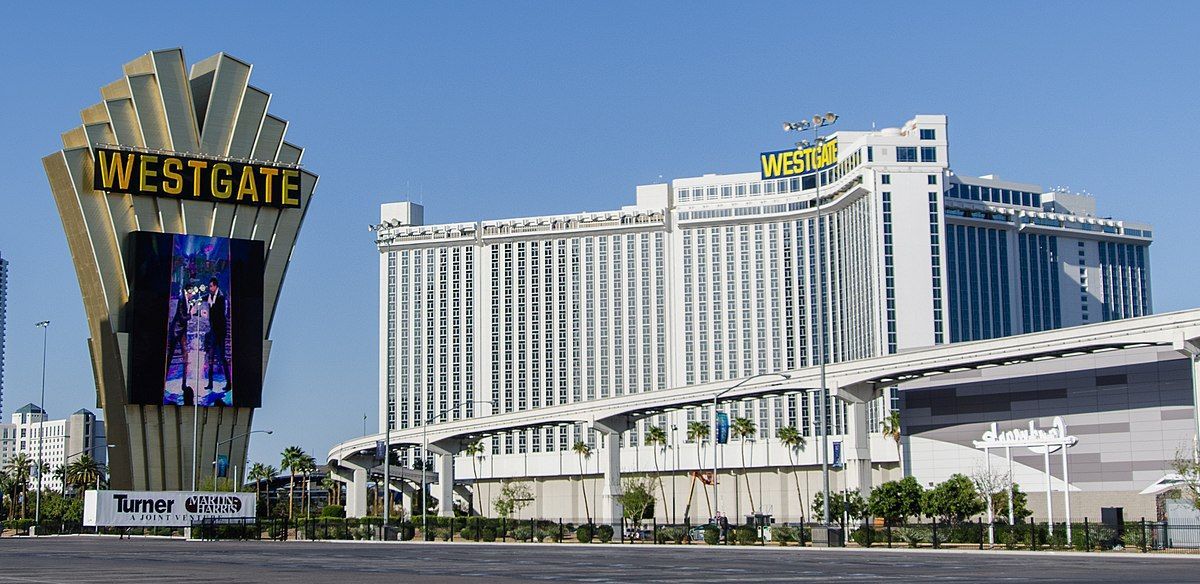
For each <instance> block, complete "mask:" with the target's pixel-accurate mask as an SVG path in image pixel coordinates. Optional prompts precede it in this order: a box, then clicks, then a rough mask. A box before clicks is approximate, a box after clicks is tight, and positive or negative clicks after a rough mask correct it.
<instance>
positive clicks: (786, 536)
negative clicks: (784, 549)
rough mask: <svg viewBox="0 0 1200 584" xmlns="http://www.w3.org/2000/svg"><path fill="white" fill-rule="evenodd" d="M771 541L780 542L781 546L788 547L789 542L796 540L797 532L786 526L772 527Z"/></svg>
mask: <svg viewBox="0 0 1200 584" xmlns="http://www.w3.org/2000/svg"><path fill="white" fill-rule="evenodd" d="M771 540H773V541H776V542H779V545H781V546H786V545H787V544H788V542H789V541H795V540H796V530H795V528H792V527H788V526H786V525H772V526H771Z"/></svg>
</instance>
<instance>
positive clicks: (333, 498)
mask: <svg viewBox="0 0 1200 584" xmlns="http://www.w3.org/2000/svg"><path fill="white" fill-rule="evenodd" d="M321 488H322V489H325V492H326V493H329V504H330V505H340V504H341V501H342V488H341V486H339V485H338V482H337V481H336V480H334V479H333V477H332V476H328V475H327V476H326V477H325V478H323V479H321Z"/></svg>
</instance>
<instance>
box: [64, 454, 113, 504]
mask: <svg viewBox="0 0 1200 584" xmlns="http://www.w3.org/2000/svg"><path fill="white" fill-rule="evenodd" d="M61 468H64V469H65V472H64V476H63V478H64V479H65V480H64V482H63V486H64V487H65V486H66V485H67V484H70V485H72V486H74V487H75V488H76V489H78V490H79V494H80V495H81V496H82V494H83V492H84V491H86V490H87V488H88V487H89V486H91V485H93V484H99V483H100V480H101V479H102V478H104V469H103V468H102V467H101V466H100V463H99V462H98V461H97V460H96V459H94V458H92V457H91V456H88V455H87V454H84V455H83V456H80V457H79V458H77V459H75V460H74V461H73V462H71V464H68V465H66V466H64V467H61Z"/></svg>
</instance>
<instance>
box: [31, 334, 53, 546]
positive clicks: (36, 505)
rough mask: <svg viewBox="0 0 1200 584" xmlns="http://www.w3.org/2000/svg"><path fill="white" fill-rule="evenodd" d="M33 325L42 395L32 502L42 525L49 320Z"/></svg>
mask: <svg viewBox="0 0 1200 584" xmlns="http://www.w3.org/2000/svg"><path fill="white" fill-rule="evenodd" d="M33 326H35V327H37V328H40V329H42V397H41V400H40V401H39V402H38V409H39V410H41V411H39V412H38V416H39V417H38V458H37V471H38V483H37V502H36V503H34V511H33V515H34V518H33V522H34V524H35V525H37V526H39V527H41V525H42V474H43V473H42V470H43V468H42V464H43V463H42V452H43V450H44V449H45V442H46V338H47V337H48V336H49V335H50V321H48V320H43V321H41V322H38V323H37V324H34V325H33Z"/></svg>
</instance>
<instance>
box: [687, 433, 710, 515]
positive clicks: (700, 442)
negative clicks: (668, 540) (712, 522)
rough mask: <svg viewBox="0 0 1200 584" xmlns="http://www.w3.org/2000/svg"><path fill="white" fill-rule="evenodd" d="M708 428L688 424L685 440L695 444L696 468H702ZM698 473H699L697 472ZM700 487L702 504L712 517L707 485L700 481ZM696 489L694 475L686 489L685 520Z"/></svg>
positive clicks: (690, 509) (690, 508) (689, 511)
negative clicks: (702, 496)
mask: <svg viewBox="0 0 1200 584" xmlns="http://www.w3.org/2000/svg"><path fill="white" fill-rule="evenodd" d="M708 434H709V427H708V424H705V423H704V422H688V425H687V438H688V440H691V441H693V442H695V443H696V468H697V469H703V468H704V441H705V440H708ZM698 472H699V471H698ZM700 487H701V488H703V489H704V503H705V504H706V505H708V516H709V517H712V501H711V500H710V499H709V498H708V483H706V482H704V481H700ZM695 489H696V475H695V474H693V475H692V484H691V486H690V487H688V502H687V506H686V507H684V510H683V516H684V517H685V518H686V517H688V516H689V514H690V513H691V511H692V493H693V492H695Z"/></svg>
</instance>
